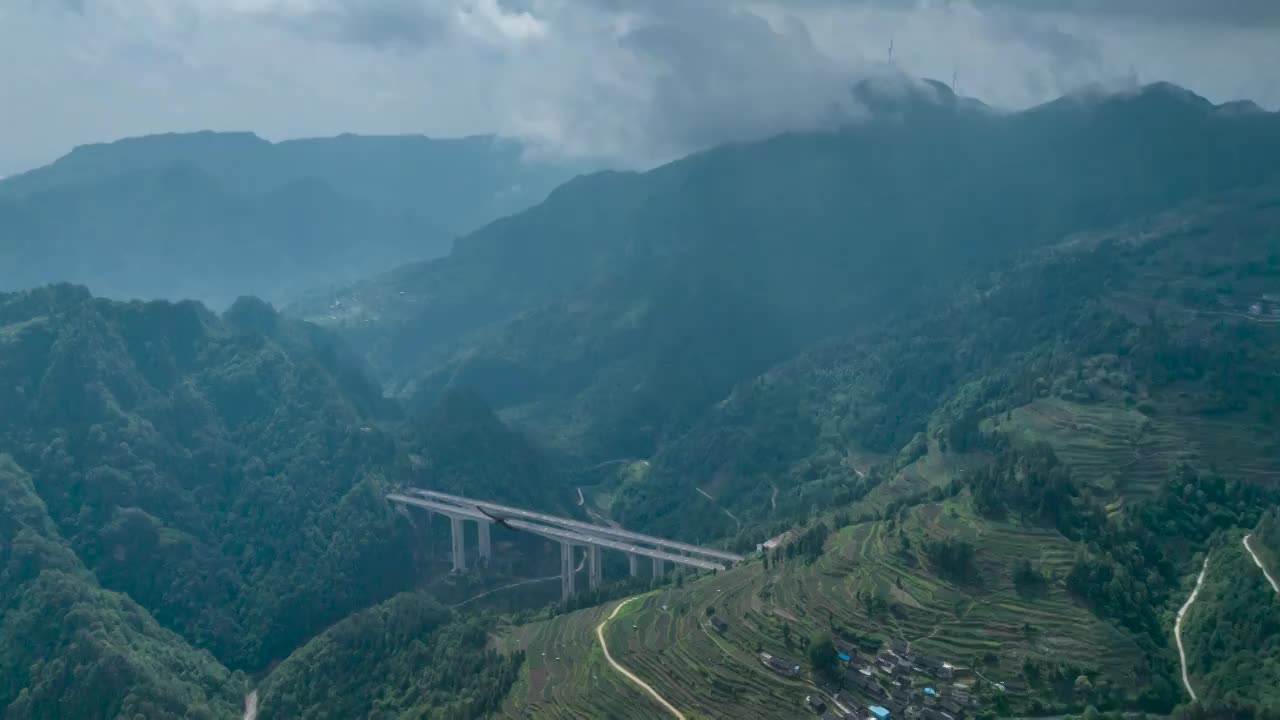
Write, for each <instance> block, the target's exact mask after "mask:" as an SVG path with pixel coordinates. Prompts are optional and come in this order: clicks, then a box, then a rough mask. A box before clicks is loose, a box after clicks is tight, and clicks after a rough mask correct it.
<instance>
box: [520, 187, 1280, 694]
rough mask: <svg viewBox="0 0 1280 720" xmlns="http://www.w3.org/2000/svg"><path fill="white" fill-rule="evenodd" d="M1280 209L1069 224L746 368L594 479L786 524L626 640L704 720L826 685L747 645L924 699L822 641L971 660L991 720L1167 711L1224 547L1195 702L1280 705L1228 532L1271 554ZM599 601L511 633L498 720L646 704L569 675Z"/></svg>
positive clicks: (659, 514)
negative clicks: (626, 461) (650, 452)
mask: <svg viewBox="0 0 1280 720" xmlns="http://www.w3.org/2000/svg"><path fill="white" fill-rule="evenodd" d="M1278 227H1280V187H1277V186H1275V185H1270V186H1262V187H1258V188H1253V189H1249V190H1241V191H1236V192H1232V193H1227V194H1223V195H1217V196H1210V197H1206V198H1203V199H1201V200H1198V201H1195V202H1192V203H1190V204H1187V205H1185V206H1182V207H1179V208H1177V209H1175V210H1171V211H1168V212H1165V213H1160V214H1157V215H1154V216H1151V217H1148V218H1144V219H1142V220H1139V221H1135V222H1132V223H1127V224H1124V225H1120V226H1117V227H1114V228H1112V229H1109V230H1103V231H1091V232H1086V233H1081V234H1077V235H1074V236H1071V237H1068V238H1066V239H1064V240H1063V241H1062V242H1059V243H1056V244H1054V245H1051V246H1048V247H1045V248H1041V249H1038V250H1036V251H1034V252H1031V253H1029V254H1027V255H1025V256H1023V257H1021V258H1019V259H1018V260H1017V261H1015V262H1014V263H1011V264H1010V265H1009V266H1007V267H1005V268H1002V269H1001V270H999V271H996V272H993V273H990V274H986V275H981V276H977V277H975V278H974V279H973V280H972V281H971V282H970V283H967V284H966V285H965V286H964V287H963V288H961V289H960V290H959V291H958V292H957V293H955V294H954V295H953V296H952V297H951V298H950V299H949V300H948V301H946V302H943V303H939V305H938V306H937V307H936V308H934V309H933V310H932V311H931V312H927V313H922V314H921V315H920V316H919V317H916V318H912V319H910V320H907V321H903V320H897V321H895V322H884V323H880V324H876V325H871V326H870V327H869V328H868V330H867V331H865V332H862V333H858V334H856V335H852V336H849V337H847V338H841V339H833V340H828V341H824V342H821V343H819V344H818V345H817V346H815V347H813V348H811V349H809V350H808V351H806V352H803V353H801V354H799V355H798V356H797V357H795V358H793V359H791V360H788V361H787V362H784V363H782V364H779V365H777V366H775V367H774V368H772V369H770V370H769V371H767V372H765V373H763V374H761V375H760V376H758V377H756V378H754V379H752V380H751V381H749V382H745V383H741V384H739V385H738V386H736V387H735V389H734V390H733V392H732V393H731V394H730V395H729V396H728V397H727V398H726V399H725V400H723V401H722V402H720V403H717V404H716V406H715V407H714V408H713V409H712V410H711V411H709V412H708V413H707V414H706V415H705V416H704V417H702V418H701V419H700V420H699V421H698V422H697V423H696V424H695V425H694V426H693V428H692V429H691V430H690V431H689V432H687V433H685V434H684V435H682V436H681V437H680V438H679V439H677V440H675V441H674V442H671V443H668V444H667V445H666V446H665V447H664V448H663V449H661V450H660V451H659V452H658V453H657V454H656V455H654V456H653V458H652V460H651V462H650V464H649V465H648V466H647V468H646V469H645V471H644V472H640V473H637V472H628V473H621V474H620V476H619V478H618V479H617V480H616V481H615V482H614V483H613V484H611V485H606V486H604V487H599V488H594V489H593V492H596V493H599V494H601V495H605V496H607V497H609V507H608V510H609V512H610V513H611V516H612V518H613V519H615V520H618V521H621V522H622V523H623V524H624V525H626V526H628V527H645V528H648V529H651V530H653V531H655V532H657V533H660V534H670V535H673V536H682V537H685V538H689V539H693V538H694V537H695V536H698V537H704V538H705V537H706V536H707V535H708V534H713V535H715V534H719V535H721V536H736V538H737V547H738V548H739V549H740V550H743V551H750V550H751V549H753V548H756V547H757V545H756V544H757V543H760V542H762V541H763V540H765V539H766V538H768V537H771V536H774V539H775V542H780V543H781V545H780V546H778V549H776V550H774V551H772V552H767V553H765V555H766V557H763V558H759V559H758V560H756V559H754V558H753V559H752V560H750V561H748V563H747V564H745V565H744V566H741V567H738V568H735V569H733V570H730V571H729V572H727V573H723V574H721V575H719V576H718V577H715V578H706V579H702V580H699V581H697V582H692V581H690V582H685V583H683V585H682V584H681V583H676V584H675V586H674V587H668V588H663V589H660V590H659V591H658V592H657V593H655V594H654V595H652V596H651V597H647V598H644V599H643V600H642V601H640V602H637V603H636V604H635V606H634V607H629V608H628V613H629V614H628V615H627V616H626V617H625V620H622V621H619V622H616V623H611V624H610V629H609V633H611V635H610V640H609V642H610V644H611V648H613V652H614V654H615V656H618V657H620V658H621V661H622V662H624V663H625V664H627V666H628V667H630V668H632V669H633V670H636V671H637V672H639V673H640V674H641V676H642V677H644V678H645V679H646V681H649V682H654V683H657V684H658V685H659V686H660V687H661V688H662V692H663V693H664V695H665V696H666V697H668V698H669V699H673V700H674V702H676V703H677V705H678V707H680V708H681V709H682V710H683V711H686V712H689V713H691V715H692V713H693V712H699V713H703V714H705V715H706V716H709V717H741V716H761V717H785V716H787V713H788V712H789V709H788V708H790V707H792V706H793V705H794V703H795V702H797V698H798V697H800V696H801V695H802V694H803V693H806V692H810V690H809V688H808V687H806V686H804V685H802V684H799V683H795V682H788V681H787V680H786V679H785V678H781V679H780V678H777V677H774V676H773V674H771V673H770V672H769V671H767V670H761V669H760V667H759V660H758V657H757V654H758V653H759V652H761V651H764V652H768V653H771V654H773V655H780V656H782V657H787V658H799V660H797V662H799V663H801V664H803V665H804V671H803V673H802V675H803V674H804V673H810V674H809V675H807V677H808V678H810V679H812V680H814V681H816V682H819V683H820V684H821V683H822V682H826V683H827V685H826V687H827V689H828V691H829V692H834V688H843V692H848V693H850V695H849V696H847V697H846V698H845V702H846V704H847V705H848V704H851V703H852V704H854V705H856V704H865V703H866V702H887V703H889V704H890V705H892V706H894V707H896V708H899V709H901V708H904V707H906V706H907V705H908V704H911V703H913V702H918V701H913V700H910V699H908V696H911V695H913V693H912V692H907V693H903V692H899V691H898V690H895V689H894V688H895V687H896V684H893V685H891V684H888V680H889V677H890V676H893V675H896V674H890V675H881V677H882V684H883V685H884V687H885V688H887V689H888V690H887V693H888V694H887V695H879V696H877V695H866V694H865V693H860V692H859V691H858V690H857V688H856V679H855V680H849V679H848V676H847V675H846V676H844V677H841V674H840V673H839V672H837V673H834V674H828V675H823V671H822V669H821V668H819V667H818V666H817V665H816V664H814V663H813V662H806V658H807V656H808V653H807V649H808V648H809V647H810V642H811V641H812V642H813V643H818V642H823V640H822V639H821V638H823V637H825V636H827V635H828V634H830V635H835V636H837V637H840V638H843V639H844V640H845V641H848V642H850V643H853V644H854V645H859V644H861V647H862V648H863V649H864V650H865V648H867V647H869V646H871V647H875V646H879V647H883V645H881V644H882V643H883V644H890V643H893V644H899V645H901V644H906V645H908V646H909V647H910V648H912V651H913V652H915V653H916V654H917V656H918V655H920V654H923V655H925V656H927V657H929V658H932V659H934V660H939V661H948V662H951V663H955V664H957V665H961V666H964V667H972V668H975V672H976V679H977V682H976V684H975V685H974V687H975V690H974V693H975V695H979V696H980V697H981V699H980V701H979V704H978V705H977V706H976V709H971V712H974V713H976V714H977V716H978V717H989V716H992V714H994V715H996V716H1021V715H1045V714H1055V713H1065V712H1075V713H1079V712H1081V711H1083V710H1084V709H1085V708H1086V707H1087V706H1089V705H1093V706H1095V707H1096V708H1101V709H1120V708H1129V709H1133V708H1139V709H1142V710H1145V711H1148V712H1158V713H1167V712H1169V711H1171V710H1172V709H1173V708H1174V706H1175V705H1178V704H1183V703H1188V702H1189V700H1190V698H1189V697H1188V696H1187V695H1186V694H1185V692H1184V691H1183V690H1182V689H1181V683H1180V680H1179V676H1178V675H1179V672H1178V656H1177V653H1176V651H1175V649H1174V642H1173V623H1174V620H1175V618H1176V613H1177V610H1178V608H1179V607H1180V606H1181V604H1182V603H1183V602H1184V601H1185V600H1186V599H1187V597H1188V595H1189V594H1190V592H1191V589H1192V587H1193V586H1194V584H1195V579H1196V572H1197V571H1198V570H1199V568H1200V562H1201V560H1202V559H1203V558H1204V557H1205V556H1206V555H1208V556H1209V557H1210V566H1209V567H1210V569H1209V573H1208V579H1207V581H1206V586H1205V589H1204V591H1203V593H1202V595H1201V597H1200V598H1199V600H1197V602H1196V604H1195V607H1194V608H1193V611H1192V613H1191V614H1190V615H1189V616H1188V622H1187V623H1186V625H1185V626H1184V642H1186V643H1187V647H1188V654H1189V665H1190V672H1191V675H1192V682H1193V684H1194V686H1195V687H1196V688H1197V691H1198V692H1199V695H1200V699H1201V703H1200V704H1198V705H1194V706H1191V707H1188V708H1184V709H1183V711H1181V714H1180V715H1179V716H1180V717H1183V716H1185V717H1269V716H1270V715H1268V714H1267V713H1268V712H1270V707H1271V705H1272V704H1273V703H1272V699H1271V693H1270V688H1271V686H1272V685H1273V684H1274V674H1275V664H1276V660H1277V658H1276V642H1277V640H1278V639H1280V625H1277V624H1276V623H1275V622H1274V620H1275V612H1274V610H1275V608H1276V607H1280V605H1277V604H1276V602H1275V600H1276V598H1274V597H1273V595H1274V593H1271V591H1270V586H1269V585H1268V584H1267V583H1266V581H1265V579H1264V577H1263V575H1262V573H1261V572H1259V571H1258V570H1257V568H1256V566H1254V565H1253V564H1252V562H1251V561H1250V559H1249V558H1248V557H1247V555H1245V553H1244V550H1243V546H1242V545H1241V536H1242V535H1243V534H1244V533H1246V532H1250V531H1252V532H1253V533H1254V534H1255V540H1256V541H1257V542H1258V543H1259V545H1260V547H1262V548H1264V549H1265V548H1266V547H1268V545H1269V543H1270V542H1271V541H1272V540H1274V535H1275V532H1274V527H1275V520H1274V508H1275V507H1276V506H1277V504H1280V444H1278V443H1277V441H1276V437H1277V435H1276V422H1277V419H1276V417H1275V413H1274V408H1275V407H1277V406H1278V405H1280V382H1277V379H1276V374H1275V372H1274V368H1275V367H1276V364H1277V361H1278V360H1280V292H1278V284H1280V235H1278V234H1277V230H1276V229H1277V228H1278ZM784 530H791V531H792V532H790V533H788V534H787V535H785V536H781V535H780V534H781V533H782V532H783V531H784ZM1264 554H1265V552H1264ZM1268 593H1271V594H1268ZM712 613H714V614H715V616H716V617H718V618H720V619H721V621H722V622H724V623H725V624H724V626H723V628H720V629H713V628H711V627H710V626H709V625H708V624H707V622H706V618H707V617H709V616H710V615H711V614H712ZM599 620H600V618H599V617H598V614H592V613H591V612H589V611H584V612H582V613H575V614H571V615H566V616H563V617H560V618H556V619H554V620H552V621H550V622H547V623H539V624H536V625H532V626H528V627H519V628H511V629H509V630H508V631H507V632H506V633H504V634H505V635H506V636H507V637H508V638H510V641H509V642H510V644H509V647H511V648H513V649H514V648H515V647H519V648H521V649H524V650H526V651H528V659H527V661H526V665H525V670H524V672H523V674H522V676H521V680H520V681H518V682H517V683H516V685H515V687H514V689H513V691H512V695H511V696H510V697H509V698H508V701H507V705H506V706H505V709H506V711H508V715H507V716H510V717H521V716H522V713H525V712H528V713H530V714H532V715H533V716H534V717H554V716H556V715H557V714H558V713H559V712H562V711H563V710H564V709H565V708H579V707H586V708H591V711H592V712H596V713H598V714H614V715H617V716H619V717H632V716H635V717H641V716H643V715H642V714H643V712H644V709H642V708H637V707H634V706H633V705H632V704H631V703H629V702H628V700H627V698H628V697H629V688H625V687H623V688H618V687H615V686H613V685H612V684H605V685H600V684H598V683H595V682H586V681H585V680H583V678H584V676H585V674H584V671H583V670H582V668H583V667H584V666H585V667H587V668H588V669H591V670H592V671H593V672H594V671H595V668H596V667H599V663H598V662H597V661H596V659H595V658H594V657H593V656H588V655H585V654H583V651H582V649H581V648H583V647H584V646H585V647H591V645H590V639H591V633H592V632H593V631H594V627H595V626H596V624H598V623H599ZM516 640H518V641H519V643H516V642H515V641H516ZM544 649H548V650H555V651H556V652H560V653H562V654H569V655H570V658H569V661H568V662H567V663H562V662H558V661H557V662H554V663H553V662H551V661H550V660H548V659H547V658H545V657H543V656H542V655H541V652H542V650H544ZM859 652H862V650H860V651H859ZM864 664H869V660H863V661H860V662H859V663H858V666H859V667H860V666H862V665H864ZM599 672H607V668H604V667H599ZM853 674H854V675H856V674H857V673H856V671H855V672H854V673H853ZM1005 680H1011V681H1017V682H1018V683H1020V684H1023V685H1025V687H1026V689H1025V690H1019V691H1017V692H1016V693H1015V692H1008V693H1005V692H1003V691H998V690H997V689H996V688H995V687H994V685H993V684H994V683H995V682H997V681H1000V682H1003V681H1005ZM918 681H919V678H917V682H918ZM939 687H941V686H939ZM1010 687H1013V686H1012V685H1011V686H1010ZM918 690H919V685H918V684H917V686H916V688H915V691H914V692H915V693H917V694H918ZM944 692H946V691H944ZM850 697H852V698H856V699H857V701H856V702H854V701H851V700H850V699H849V698H850ZM895 712H898V710H895Z"/></svg>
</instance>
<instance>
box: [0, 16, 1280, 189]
mask: <svg viewBox="0 0 1280 720" xmlns="http://www.w3.org/2000/svg"><path fill="white" fill-rule="evenodd" d="M1278 25H1280V0H1265V1H1263V0H0V98H4V101H5V107H4V113H5V116H4V117H5V125H6V129H8V130H9V133H8V134H7V135H5V136H4V137H0V175H3V174H8V173H12V172H15V171H17V170H21V169H24V168H26V167H30V166H32V165H35V164H38V163H41V162H47V161H49V160H51V159H53V158H54V157H56V156H57V155H59V154H61V153H63V152H65V151H66V150H68V149H69V148H70V147H71V146H73V145H75V144H78V143H84V142H97V141H104V140H111V139H114V138H118V137H121V136H125V135H137V134H144V133H151V132H162V131H173V130H196V129H204V128H212V129H253V130H256V131H258V132H260V133H261V134H263V135H266V136H268V137H272V138H283V137H296V136H300V135H327V134H336V133H340V132H344V131H350V132H360V133H401V132H421V133H426V134H431V135H463V134H469V133H478V132H497V133H502V134H507V135H512V136H517V137H521V138H524V139H526V140H528V141H529V142H531V143H534V144H536V145H537V146H538V147H539V149H540V150H542V151H546V152H555V153H563V154H568V155H588V156H595V157H602V158H607V159H608V160H609V161H611V162H614V163H616V164H628V165H645V164H650V163H652V162H655V161H657V160H662V159H666V158H670V157H672V156H674V155H678V154H680V153H684V152H688V151H690V150H696V149H699V148H702V147H706V146H708V145H712V144H715V143H718V142H724V141H727V140H745V139H751V138H754V137H760V136H763V135H768V134H771V133H776V132H781V131H785V130H804V129H811V128H817V127H827V126H830V125H832V124H836V123H843V122H849V121H850V120H854V121H856V120H857V118H858V117H859V113H860V109H859V108H858V107H857V106H856V105H853V104H852V101H851V98H850V93H849V88H850V87H851V86H852V85H853V84H854V83H856V82H857V81H858V80H859V79H860V78H862V77H865V76H867V75H883V74H889V75H893V74H898V75H903V76H911V77H920V76H925V77H933V78H939V79H942V80H944V81H946V80H949V79H951V78H952V77H953V75H955V76H958V86H959V89H960V92H962V93H963V94H967V95H972V96H975V97H978V98H979V99H981V100H984V101H986V102H987V103H988V104H991V105H993V106H997V107H1002V108H1020V107H1027V106H1030V105H1033V104H1036V103H1039V102H1043V101H1045V100H1049V99H1052V98H1053V97H1056V96H1057V95H1060V94H1062V93H1065V92H1069V91H1071V90H1073V89H1075V88H1078V87H1081V86H1084V85H1089V84H1093V83H1101V84H1103V85H1104V86H1107V87H1113V88H1114V87H1129V86H1132V85H1133V84H1135V83H1137V82H1139V81H1141V82H1151V81H1156V80H1168V81H1172V82H1174V83H1177V84H1181V85H1184V86H1187V87H1189V88H1191V89H1192V90H1194V91H1196V92H1198V93H1201V94H1203V95H1205V96H1207V97H1209V98H1210V99H1211V100H1213V101H1214V102H1222V101H1226V100H1231V99H1235V98H1241V97H1244V98H1252V99H1255V100H1257V101H1258V102H1259V103H1260V104H1261V105H1263V106H1264V107H1266V108H1269V109H1274V108H1276V107H1278V106H1280V84H1277V82H1276V78H1275V72H1274V68H1275V67H1276V65H1277V64H1280V42H1277V40H1276V37H1277V34H1278ZM890 39H892V40H893V41H894V42H895V52H894V55H893V58H892V63H889V62H887V61H888V57H887V47H888V45H889V41H890ZM11 99H16V101H12V102H11V101H10V100H11Z"/></svg>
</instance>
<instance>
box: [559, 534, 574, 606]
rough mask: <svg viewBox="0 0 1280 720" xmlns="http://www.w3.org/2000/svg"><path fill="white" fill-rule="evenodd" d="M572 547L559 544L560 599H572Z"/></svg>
mask: <svg viewBox="0 0 1280 720" xmlns="http://www.w3.org/2000/svg"><path fill="white" fill-rule="evenodd" d="M573 570H574V567H573V545H572V544H571V543H567V542H562V543H560V599H561V600H568V599H569V598H571V597H573Z"/></svg>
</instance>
